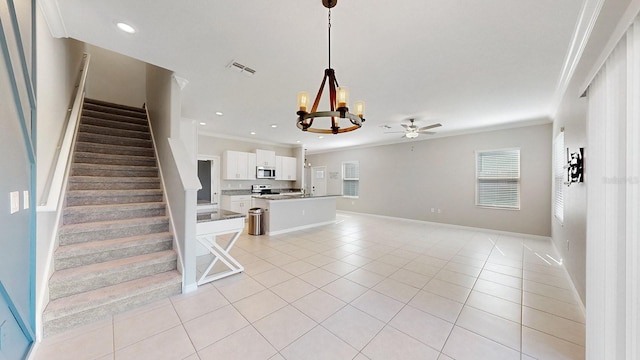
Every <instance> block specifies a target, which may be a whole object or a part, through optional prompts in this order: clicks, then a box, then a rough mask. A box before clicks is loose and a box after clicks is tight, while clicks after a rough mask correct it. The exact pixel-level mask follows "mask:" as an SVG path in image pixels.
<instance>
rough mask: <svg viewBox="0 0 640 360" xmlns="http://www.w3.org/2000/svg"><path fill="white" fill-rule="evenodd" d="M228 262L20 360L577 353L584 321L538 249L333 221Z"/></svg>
mask: <svg viewBox="0 0 640 360" xmlns="http://www.w3.org/2000/svg"><path fill="white" fill-rule="evenodd" d="M232 254H233V255H234V256H235V257H236V259H237V260H238V261H240V262H241V263H242V264H243V265H244V266H245V269H246V270H245V272H244V273H242V274H237V275H234V276H232V277H228V278H225V279H222V280H219V281H216V282H213V283H210V284H207V285H204V286H201V287H200V288H199V289H198V290H197V291H195V292H192V293H189V294H183V295H178V296H174V297H172V298H170V299H165V300H163V301H159V302H156V303H154V304H151V305H148V306H145V307H143V308H141V309H137V310H134V311H131V312H128V313H125V314H121V315H116V316H113V317H111V318H108V319H105V320H104V321H101V322H98V323H95V324H91V325H88V326H85V327H83V328H79V329H75V330H72V331H70V332H67V333H65V334H61V335H58V336H56V337H51V338H47V339H45V340H44V341H43V342H42V343H41V344H39V346H38V347H37V349H36V352H35V356H34V357H33V358H34V359H36V360H40V359H43V360H44V359H46V360H54V359H74V360H82V359H97V360H114V359H115V360H121V359H154V360H158V359H171V360H174V359H176V360H180V359H188V360H209V359H242V360H245V359H290V360H291V359H332V360H333V359H358V360H364V359H385V360H389V359H402V360H409V359H439V360H449V359H455V360H466V359H473V360H479V359H491V360H498V359H583V358H584V346H585V327H584V323H585V321H584V314H583V311H582V309H581V306H580V305H579V302H578V301H577V299H576V298H575V296H574V293H573V291H572V287H571V285H570V283H569V281H568V279H567V278H566V274H565V271H564V269H562V267H561V266H560V265H558V260H559V259H558V257H557V255H556V253H555V251H554V248H553V246H552V245H551V243H550V242H549V241H548V240H531V239H525V238H520V237H513V236H506V235H500V234H495V233H490V232H486V231H473V230H461V229H454V228H450V227H444V226H438V225H434V224H426V223H419V222H412V221H405V220H399V219H398V220H397V219H387V218H380V217H373V216H367V215H358V214H350V213H349V214H346V213H339V215H338V221H337V222H336V224H333V225H327V226H323V227H318V228H314V229H308V230H303V231H297V232H292V233H288V234H283V235H279V236H271V237H269V236H250V235H247V234H246V233H245V234H243V235H242V236H241V238H240V239H239V240H238V242H237V244H236V246H235V247H234V249H233V250H232ZM201 266H203V265H201Z"/></svg>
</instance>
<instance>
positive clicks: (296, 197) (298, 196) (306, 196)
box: [254, 194, 342, 200]
mask: <svg viewBox="0 0 640 360" xmlns="http://www.w3.org/2000/svg"><path fill="white" fill-rule="evenodd" d="M338 196H342V195H311V194H296V195H286V194H281V195H266V196H265V195H263V196H254V197H255V198H258V199H264V200H300V199H320V198H327V197H338Z"/></svg>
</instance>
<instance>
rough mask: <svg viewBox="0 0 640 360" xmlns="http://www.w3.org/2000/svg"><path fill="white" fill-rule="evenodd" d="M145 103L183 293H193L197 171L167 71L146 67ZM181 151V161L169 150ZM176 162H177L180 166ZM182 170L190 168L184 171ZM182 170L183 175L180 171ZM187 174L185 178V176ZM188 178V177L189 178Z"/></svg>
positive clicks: (177, 92)
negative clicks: (182, 131)
mask: <svg viewBox="0 0 640 360" xmlns="http://www.w3.org/2000/svg"><path fill="white" fill-rule="evenodd" d="M146 89H147V92H146V93H147V95H146V102H147V110H148V112H149V121H150V124H151V128H152V131H153V136H154V140H155V145H156V151H157V153H158V162H159V163H160V168H161V169H162V179H163V182H164V187H165V188H164V190H165V194H166V197H167V203H168V205H169V208H170V210H171V216H172V221H173V222H172V225H173V234H174V238H175V244H176V245H177V247H178V249H177V251H178V254H179V256H180V258H181V264H182V266H183V269H182V270H183V291H185V292H186V291H189V290H193V289H194V288H195V287H196V286H197V285H195V281H196V274H195V269H196V252H195V227H196V191H197V188H198V187H199V186H200V183H199V182H198V180H197V175H196V174H197V171H196V168H195V166H194V164H193V163H192V162H191V161H190V160H189V156H188V154H187V150H186V147H185V146H184V144H182V141H181V140H180V139H179V137H180V118H181V117H180V104H181V101H180V88H179V86H178V84H177V83H176V82H175V80H174V79H173V76H172V73H171V71H169V70H166V69H162V68H159V67H157V66H153V65H147V66H146ZM170 139H171V140H172V144H174V145H176V146H177V147H180V150H181V151H180V155H181V156H180V157H179V158H174V154H175V152H174V151H173V150H172V147H171V146H170V143H169V141H170ZM177 162H180V163H179V164H178V163H177ZM184 168H187V169H188V168H191V169H190V170H188V171H184ZM181 170H182V171H181ZM185 173H186V174H185ZM189 175H190V176H189Z"/></svg>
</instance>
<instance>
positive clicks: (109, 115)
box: [82, 109, 147, 125]
mask: <svg viewBox="0 0 640 360" xmlns="http://www.w3.org/2000/svg"><path fill="white" fill-rule="evenodd" d="M132 115H133V116H132ZM82 116H89V117H92V118H97V119H108V120H114V121H122V122H125V123H132V124H140V125H144V124H146V123H147V120H146V119H145V117H144V116H136V115H135V114H123V113H117V112H104V111H96V110H88V109H84V110H82Z"/></svg>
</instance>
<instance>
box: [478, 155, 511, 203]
mask: <svg viewBox="0 0 640 360" xmlns="http://www.w3.org/2000/svg"><path fill="white" fill-rule="evenodd" d="M476 205H478V206H483V207H493V208H507V209H520V149H503V150H489V151H478V152H476Z"/></svg>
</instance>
